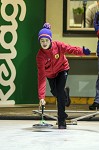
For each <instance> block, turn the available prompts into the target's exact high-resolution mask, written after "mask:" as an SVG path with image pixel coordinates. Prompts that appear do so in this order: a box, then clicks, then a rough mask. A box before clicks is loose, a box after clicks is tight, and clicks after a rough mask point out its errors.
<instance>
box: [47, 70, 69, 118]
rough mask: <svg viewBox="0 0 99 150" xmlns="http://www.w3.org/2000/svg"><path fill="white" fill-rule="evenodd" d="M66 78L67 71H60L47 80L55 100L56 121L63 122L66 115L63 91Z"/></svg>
mask: <svg viewBox="0 0 99 150" xmlns="http://www.w3.org/2000/svg"><path fill="white" fill-rule="evenodd" d="M67 76H68V71H62V72H59V73H58V75H57V76H56V77H55V78H47V79H48V82H49V85H50V88H51V93H52V94H53V96H55V97H56V98H57V108H58V121H64V119H65V118H66V117H67V114H66V113H65V102H66V99H67V96H66V92H65V90H64V88H65V85H66V80H67Z"/></svg>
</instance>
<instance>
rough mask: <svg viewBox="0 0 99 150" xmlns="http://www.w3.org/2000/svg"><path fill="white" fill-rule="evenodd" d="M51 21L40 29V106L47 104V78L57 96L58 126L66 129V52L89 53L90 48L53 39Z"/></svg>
mask: <svg viewBox="0 0 99 150" xmlns="http://www.w3.org/2000/svg"><path fill="white" fill-rule="evenodd" d="M50 29H51V26H50V24H49V23H45V24H44V26H43V29H41V30H40V31H39V34H38V40H39V42H40V45H41V48H40V50H39V51H38V54H37V56H36V60H37V68H38V97H39V100H40V106H41V105H45V103H46V102H45V93H46V78H47V80H48V82H49V86H50V88H51V93H52V94H53V96H55V97H56V98H57V108H58V128H59V129H66V118H67V114H66V113H65V106H66V105H67V106H69V105H70V99H69V98H68V96H67V94H66V90H65V85H66V80H67V76H68V71H69V69H70V66H69V63H68V60H67V58H66V54H67V53H68V54H74V55H79V56H82V55H89V54H90V50H89V49H87V48H84V47H83V48H81V47H77V46H71V45H69V44H65V43H63V42H59V41H52V32H51V30H50Z"/></svg>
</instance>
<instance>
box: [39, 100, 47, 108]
mask: <svg viewBox="0 0 99 150" xmlns="http://www.w3.org/2000/svg"><path fill="white" fill-rule="evenodd" d="M45 104H46V101H45V100H44V99H40V102H39V106H40V107H41V106H42V105H45Z"/></svg>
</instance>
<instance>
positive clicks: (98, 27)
mask: <svg viewBox="0 0 99 150" xmlns="http://www.w3.org/2000/svg"><path fill="white" fill-rule="evenodd" d="M94 29H95V31H96V34H97V36H98V38H99V11H98V12H96V14H95V18H94Z"/></svg>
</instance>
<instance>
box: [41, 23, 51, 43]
mask: <svg viewBox="0 0 99 150" xmlns="http://www.w3.org/2000/svg"><path fill="white" fill-rule="evenodd" d="M50 29H51V25H50V24H49V23H45V24H44V25H43V29H41V30H40V32H39V34H38V39H39V40H40V39H41V38H48V39H49V40H50V41H52V32H51V30H50Z"/></svg>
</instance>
